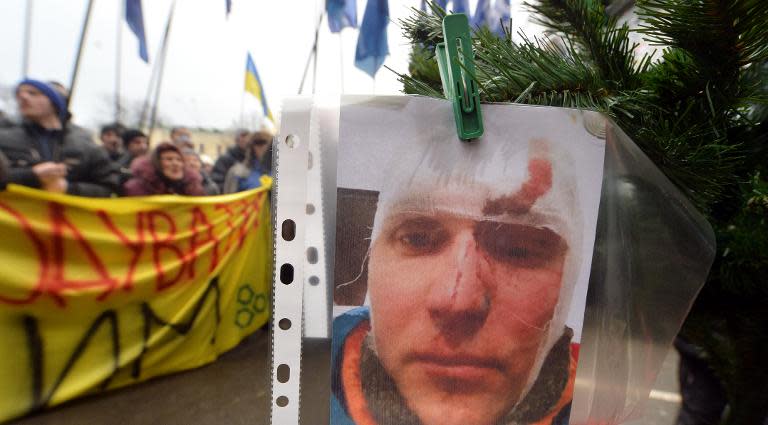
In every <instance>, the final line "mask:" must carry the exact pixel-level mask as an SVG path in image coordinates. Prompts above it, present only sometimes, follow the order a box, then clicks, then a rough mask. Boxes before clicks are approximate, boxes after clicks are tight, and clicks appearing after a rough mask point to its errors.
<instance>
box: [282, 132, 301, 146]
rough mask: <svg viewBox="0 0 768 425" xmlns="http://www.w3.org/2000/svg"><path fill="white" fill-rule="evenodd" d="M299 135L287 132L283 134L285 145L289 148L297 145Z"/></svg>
mask: <svg viewBox="0 0 768 425" xmlns="http://www.w3.org/2000/svg"><path fill="white" fill-rule="evenodd" d="M299 142H300V140H299V136H297V135H295V134H289V135H287V136H285V145H286V146H288V147H289V148H291V149H294V148H297V147H299Z"/></svg>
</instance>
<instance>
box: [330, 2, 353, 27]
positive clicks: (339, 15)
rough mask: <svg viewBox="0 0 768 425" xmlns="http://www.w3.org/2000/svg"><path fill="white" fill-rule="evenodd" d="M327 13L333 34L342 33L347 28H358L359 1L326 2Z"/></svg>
mask: <svg viewBox="0 0 768 425" xmlns="http://www.w3.org/2000/svg"><path fill="white" fill-rule="evenodd" d="M325 11H326V12H327V13H328V27H329V28H330V29H331V32H333V33H336V32H340V31H341V30H342V29H344V28H346V27H350V28H357V0H326V1H325Z"/></svg>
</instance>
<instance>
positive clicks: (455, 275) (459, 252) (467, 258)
mask: <svg viewBox="0 0 768 425" xmlns="http://www.w3.org/2000/svg"><path fill="white" fill-rule="evenodd" d="M447 256H448V258H447V259H448V260H449V263H448V264H446V266H445V270H444V271H443V272H442V273H439V275H440V278H438V279H435V281H433V282H432V286H431V287H430V293H429V298H428V301H427V303H428V309H429V313H430V316H431V317H432V319H433V320H434V321H435V323H436V324H437V326H438V327H439V328H440V329H441V331H442V332H443V333H444V334H447V335H449V336H453V337H455V338H465V337H467V336H470V335H472V334H474V333H475V332H477V331H478V330H479V329H480V328H481V327H482V326H483V323H485V319H486V317H487V316H488V311H489V310H490V307H491V293H490V291H489V289H490V288H489V287H488V282H487V281H486V280H487V279H486V278H485V277H484V276H485V275H486V274H487V273H486V271H487V264H486V261H487V260H486V259H485V258H484V257H483V255H482V254H481V252H480V251H479V248H478V246H477V242H476V241H475V238H474V236H473V234H472V232H471V231H467V232H464V233H462V234H459V235H458V236H457V237H456V238H455V239H454V241H453V242H452V244H451V245H450V248H449V252H448V254H447Z"/></svg>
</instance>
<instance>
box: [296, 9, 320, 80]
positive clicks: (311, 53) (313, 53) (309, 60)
mask: <svg viewBox="0 0 768 425" xmlns="http://www.w3.org/2000/svg"><path fill="white" fill-rule="evenodd" d="M323 15H325V9H323V12H322V13H320V19H318V20H317V27H315V43H314V44H313V45H312V50H310V51H309V57H307V64H306V65H304V74H303V75H302V76H301V84H300V85H299V94H301V92H302V91H303V90H304V81H306V79H307V73H308V72H309V64H310V63H312V59H313V58H315V71H317V41H318V40H319V38H320V26H321V25H322V24H323ZM315 73H317V72H315ZM313 84H314V83H313ZM313 93H314V88H313Z"/></svg>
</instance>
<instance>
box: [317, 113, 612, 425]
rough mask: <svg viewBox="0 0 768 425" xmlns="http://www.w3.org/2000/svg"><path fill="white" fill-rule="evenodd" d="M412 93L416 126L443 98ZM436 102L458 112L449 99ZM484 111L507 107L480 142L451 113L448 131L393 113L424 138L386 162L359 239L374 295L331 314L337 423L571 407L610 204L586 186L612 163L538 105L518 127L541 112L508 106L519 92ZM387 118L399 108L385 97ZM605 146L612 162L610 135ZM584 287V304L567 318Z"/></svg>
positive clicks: (491, 417)
mask: <svg viewBox="0 0 768 425" xmlns="http://www.w3.org/2000/svg"><path fill="white" fill-rule="evenodd" d="M404 102H407V101H404ZM411 102H415V103H416V104H415V105H406V106H405V107H404V110H405V111H408V112H407V116H409V117H410V118H408V119H407V120H406V121H408V122H414V124H413V129H414V130H416V129H417V128H418V126H419V124H418V123H416V122H415V121H413V120H414V119H416V120H418V118H417V117H416V118H415V117H414V116H413V115H414V114H416V115H417V116H418V115H420V114H427V115H430V113H429V112H425V111H427V110H429V107H430V106H431V108H432V109H435V106H436V105H434V103H435V101H427V100H423V99H419V100H411ZM422 102H423V103H424V104H423V105H420V106H422V107H423V108H419V107H418V106H419V105H418V104H419V103H422ZM430 104H431V105H430ZM437 105H439V106H438V109H440V110H444V112H445V116H446V117H447V119H450V118H452V114H451V111H450V104H447V105H448V108H447V109H446V108H443V107H442V104H440V103H437ZM367 107H368V108H370V109H376V108H374V107H371V106H367ZM388 107H389V109H390V111H391V110H392V109H394V108H392V105H388ZM409 109H410V110H409ZM528 109H529V110H530V108H528ZM487 112H488V113H486V111H485V110H484V113H486V115H487V116H492V117H493V116H494V115H499V116H497V117H496V119H495V120H493V121H491V120H489V119H488V118H486V122H488V123H489V124H488V125H489V126H490V127H491V128H489V129H488V130H487V132H486V136H485V137H484V138H483V139H481V140H480V141H478V142H476V143H475V144H467V143H461V142H459V141H458V140H454V139H455V127H453V123H452V122H447V123H446V124H445V129H447V130H449V131H441V130H436V129H435V127H432V128H431V129H430V130H429V131H426V132H422V134H425V135H426V136H421V137H420V136H419V135H418V134H419V132H418V131H414V132H413V134H408V128H409V127H410V126H409V125H408V124H405V125H394V123H393V122H389V125H390V126H391V128H393V129H396V130H391V131H390V133H397V134H390V135H389V136H390V138H389V140H393V138H398V139H400V138H402V139H405V140H409V141H410V142H411V145H415V146H412V147H411V148H410V150H411V152H410V154H409V155H405V152H404V151H402V152H400V154H399V155H396V158H397V159H396V160H395V161H389V162H388V163H385V164H383V165H384V167H385V168H387V173H386V175H387V176H388V177H385V178H384V179H385V180H386V181H385V182H382V183H381V184H378V185H376V186H378V202H377V203H376V211H375V214H374V218H373V223H372V230H371V234H370V239H366V240H364V241H361V242H362V243H364V244H367V252H366V260H365V261H366V266H367V274H366V276H365V277H364V280H365V284H366V285H367V295H366V298H365V302H364V305H363V306H360V307H356V308H353V309H347V310H346V311H345V312H344V313H343V314H341V315H339V316H338V317H336V318H335V319H334V323H333V344H332V346H333V348H332V358H333V365H332V371H333V372H332V373H333V375H332V388H333V395H332V406H331V423H332V424H345V425H346V424H365V425H369V424H371V425H373V424H378V425H386V424H424V425H438V424H439V425H465V424H473V425H496V424H503V425H507V424H547V425H550V424H555V425H561V424H567V423H568V416H569V413H570V403H571V399H572V394H573V385H574V376H575V372H576V364H577V357H578V341H577V340H574V328H577V329H576V330H577V331H579V332H580V326H581V319H580V317H581V314H583V298H584V295H585V294H584V290H583V286H582V287H580V288H579V289H578V290H577V289H576V288H577V283H578V282H579V280H580V277H581V276H582V275H583V273H582V268H583V266H584V262H583V259H584V255H585V252H584V244H583V240H584V239H585V237H587V235H588V233H589V232H590V229H591V232H592V235H589V237H588V238H587V239H589V244H592V243H593V241H592V238H593V235H594V225H595V220H596V209H597V205H596V204H595V205H590V206H588V208H586V209H585V205H582V197H581V196H580V194H579V186H580V185H581V184H582V183H587V182H588V181H589V182H594V181H595V180H596V181H597V187H594V186H593V187H591V188H590V189H591V190H596V191H597V192H598V193H599V190H600V180H599V176H597V177H595V176H591V177H590V178H587V179H584V178H579V177H580V176H579V175H578V174H579V170H580V169H577V167H576V166H575V161H574V158H573V156H572V155H571V153H570V152H569V151H568V150H566V149H561V147H562V143H558V142H557V139H556V138H555V137H554V136H556V135H557V133H556V132H552V131H551V130H550V131H537V129H536V128H535V126H533V128H532V126H531V123H530V121H529V123H528V127H529V128H528V130H527V131H523V132H520V133H522V134H520V135H514V136H510V135H511V134H513V133H511V132H509V131H508V130H509V129H508V128H506V129H505V127H506V126H511V124H512V123H514V122H518V121H525V120H526V119H528V120H530V118H527V117H526V116H525V115H526V114H522V115H521V116H517V117H515V118H516V119H512V120H510V119H509V118H510V116H507V117H504V115H505V114H506V115H510V114H511V115H513V116H514V113H513V112H514V111H512V112H510V109H509V107H507V108H506V110H505V109H504V108H498V107H497V108H495V109H493V108H492V110H489V111H487ZM570 112H571V113H572V114H574V113H575V111H570ZM384 113H385V114H386V112H384ZM390 114H393V115H397V114H396V113H395V112H390ZM400 114H402V115H406V113H404V111H400ZM576 114H577V113H576ZM518 115H520V114H518ZM344 117H345V114H344V109H342V121H341V122H342V129H341V133H340V147H339V152H340V162H339V173H340V176H341V177H340V180H344V178H345V177H344V175H345V173H343V172H342V170H343V167H345V166H346V164H348V163H343V162H342V161H343V159H344V158H343V154H342V152H343V151H344V149H345V144H344V134H345V130H344V127H343V126H344V123H345V119H344ZM356 118H358V119H360V118H361V117H360V116H356ZM377 118H378V119H379V120H381V119H382V118H385V121H386V117H382V115H381V111H380V113H379V114H378V116H377ZM429 118H430V117H429V116H427V117H422V119H421V121H422V122H430V120H429ZM436 118H437V117H434V118H431V119H433V120H434V119H436ZM505 118H506V119H505ZM549 118H550V119H552V118H554V119H557V120H560V121H563V122H562V125H563V126H566V127H573V128H571V129H570V134H571V136H570V138H571V140H569V141H568V143H578V140H573V139H574V137H573V136H572V135H573V131H574V129H576V128H578V126H579V125H582V127H581V128H580V132H581V133H584V135H583V136H582V139H590V138H591V139H594V137H593V136H590V135H589V134H587V133H586V132H585V131H584V128H583V124H581V123H580V122H579V120H578V119H576V120H571V119H570V117H569V116H568V114H567V113H563V112H562V111H561V112H560V113H558V114H554V115H553V116H551V117H549ZM577 118H578V116H577ZM350 119H351V118H350ZM437 120H438V122H439V121H440V119H439V118H437ZM496 122H498V123H503V124H500V125H499V126H497V128H493V124H492V123H496ZM547 125H549V126H550V127H552V125H551V124H548V120H547V119H546V117H545V119H544V120H543V122H541V127H545V126H547ZM438 128H443V127H442V126H438ZM562 130H565V129H560V131H562ZM450 131H453V132H454V135H453V136H450V135H449V134H450ZM441 133H445V135H441ZM358 134H359V133H358ZM561 134H562V135H565V134H569V132H564V133H561ZM381 136H383V137H386V135H381ZM378 137H379V136H377V138H378ZM419 138H420V139H421V140H416V141H415V140H414V139H419ZM576 139H578V138H576ZM354 143H358V144H359V143H361V138H359V137H358V138H357V140H355V142H354ZM373 143H374V142H372V144H373ZM401 146H405V145H401ZM404 149H409V148H404ZM592 151H593V152H594V153H596V154H597V155H594V156H595V158H593V160H592V162H593V163H594V164H595V165H599V166H600V168H601V167H602V156H600V155H599V154H600V152H601V150H600V149H592ZM369 157H373V158H376V157H377V155H375V154H373V155H371V154H369ZM390 158H391V157H390ZM351 163H353V162H351ZM368 167H370V164H369V165H368ZM593 171H594V169H593V170H591V171H590V172H593ZM345 172H346V173H348V174H347V175H349V174H351V172H350V170H345ZM342 184H343V182H342V181H340V182H339V186H340V189H339V191H340V193H341V192H342V191H343V190H347V189H344V188H342V187H341V186H342ZM590 184H591V183H590ZM588 185H589V184H588ZM361 189H363V188H361ZM598 196H599V195H598ZM597 199H599V198H597ZM342 215H343V212H342V211H339V212H338V217H337V222H338V221H341V222H343V221H344V217H342ZM337 246H338V245H337ZM336 255H337V256H339V255H340V253H339V252H337V253H336ZM342 255H343V254H342ZM590 255H591V251H589V252H586V256H587V257H590ZM337 265H338V263H337ZM587 266H588V261H587ZM358 268H359V267H358ZM345 284H354V283H353V282H343V283H341V285H345ZM338 285H339V282H337V286H338ZM575 293H577V295H578V296H576V297H574V294H575ZM574 299H576V300H577V301H576V305H577V307H576V308H575V309H574V311H575V310H580V314H578V315H577V317H579V319H578V320H569V313H570V312H571V310H572V306H573V304H574V303H573V300H574Z"/></svg>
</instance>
